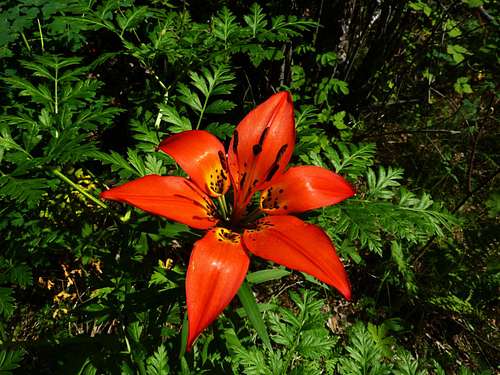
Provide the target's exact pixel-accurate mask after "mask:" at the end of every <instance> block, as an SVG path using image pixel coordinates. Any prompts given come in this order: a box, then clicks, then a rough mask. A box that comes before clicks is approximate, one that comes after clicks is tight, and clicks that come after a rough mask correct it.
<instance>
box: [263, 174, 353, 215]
mask: <svg viewBox="0 0 500 375" xmlns="http://www.w3.org/2000/svg"><path fill="white" fill-rule="evenodd" d="M354 194H355V192H354V189H353V188H352V186H351V185H350V184H349V183H348V182H347V181H346V180H345V179H344V178H343V177H342V176H339V175H338V174H336V173H333V172H331V171H329V170H328V169H325V168H321V167H314V166H300V167H294V168H290V169H289V170H287V171H286V172H285V173H284V174H282V175H281V176H279V177H277V178H276V180H275V181H273V184H272V186H270V187H269V188H267V189H266V190H264V191H262V192H261V195H260V207H261V209H262V210H263V211H264V212H266V213H268V214H270V215H286V214H287V213H291V212H304V211H308V210H313V209H315V208H320V207H325V206H331V205H332V204H336V203H339V202H341V201H343V200H344V199H347V198H349V197H352V196H353V195H354Z"/></svg>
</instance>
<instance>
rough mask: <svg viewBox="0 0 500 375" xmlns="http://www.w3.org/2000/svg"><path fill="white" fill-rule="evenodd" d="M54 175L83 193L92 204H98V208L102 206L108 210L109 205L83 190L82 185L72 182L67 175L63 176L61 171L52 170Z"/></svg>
mask: <svg viewBox="0 0 500 375" xmlns="http://www.w3.org/2000/svg"><path fill="white" fill-rule="evenodd" d="M52 173H54V174H55V175H56V176H57V177H59V178H60V179H61V180H62V181H64V182H66V183H67V184H68V185H70V186H72V187H73V188H75V189H76V190H78V191H79V192H80V193H82V194H83V195H84V196H85V197H86V198H88V199H90V200H91V201H92V202H94V203H95V204H97V205H98V206H101V207H102V208H108V206H107V204H105V203H104V202H101V201H100V200H99V199H97V198H96V197H94V196H93V195H92V194H90V193H89V192H87V191H86V190H85V189H84V188H82V187H81V186H80V185H78V184H75V183H74V182H73V181H71V180H70V179H69V178H68V177H67V176H66V175H65V174H63V173H62V172H61V171H60V170H59V169H52Z"/></svg>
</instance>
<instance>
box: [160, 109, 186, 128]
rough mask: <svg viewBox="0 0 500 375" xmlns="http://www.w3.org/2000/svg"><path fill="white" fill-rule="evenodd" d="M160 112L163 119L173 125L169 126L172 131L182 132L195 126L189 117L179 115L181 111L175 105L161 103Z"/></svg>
mask: <svg viewBox="0 0 500 375" xmlns="http://www.w3.org/2000/svg"><path fill="white" fill-rule="evenodd" d="M160 112H161V114H162V120H163V121H165V122H167V123H169V124H172V125H173V126H170V127H169V130H170V131H171V132H172V133H181V132H183V131H186V130H191V129H192V128H193V127H192V125H191V121H189V119H188V118H187V117H184V116H181V115H179V112H177V110H176V109H175V108H174V107H171V106H168V105H164V104H160Z"/></svg>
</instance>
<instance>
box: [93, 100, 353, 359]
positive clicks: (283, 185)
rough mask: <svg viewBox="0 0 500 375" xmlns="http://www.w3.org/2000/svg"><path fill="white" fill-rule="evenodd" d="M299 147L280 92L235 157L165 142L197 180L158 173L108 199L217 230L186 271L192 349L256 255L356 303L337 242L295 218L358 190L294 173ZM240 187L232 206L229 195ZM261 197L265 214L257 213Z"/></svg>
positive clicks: (191, 141)
mask: <svg viewBox="0 0 500 375" xmlns="http://www.w3.org/2000/svg"><path fill="white" fill-rule="evenodd" d="M294 144H295V123H294V117H293V104H292V100H291V96H290V94H289V93H288V92H280V93H278V94H275V95H273V96H272V97H271V98H269V99H268V100H267V101H265V102H264V103H262V104H261V105H259V106H258V107H257V108H255V109H254V110H253V111H251V112H250V113H249V114H248V115H247V116H246V117H245V118H244V119H243V121H241V123H240V124H239V125H238V126H237V128H236V130H235V132H234V135H233V137H232V139H231V142H230V144H229V149H228V152H227V154H226V152H225V150H224V146H223V145H222V143H221V142H220V141H219V140H218V139H217V138H216V137H215V136H213V135H212V134H211V133H209V132H206V131H202V130H192V131H187V132H183V133H179V134H176V135H174V136H171V137H169V138H167V139H165V140H164V141H163V142H162V143H161V144H160V149H161V150H162V151H164V152H166V153H167V154H169V155H170V156H171V157H173V158H174V159H175V160H176V162H177V163H178V164H179V165H180V166H181V167H182V169H184V171H185V172H186V173H187V174H188V175H189V179H186V178H183V177H174V176H157V175H149V176H145V177H142V178H139V179H137V180H135V181H131V182H128V183H126V184H124V185H121V186H118V187H115V188H113V189H110V190H108V191H105V192H103V193H102V194H101V198H103V199H110V200H116V201H120V202H126V203H128V204H131V205H133V206H135V207H138V208H140V209H142V210H145V211H148V212H150V213H152V214H156V215H160V216H163V217H165V218H168V219H171V220H175V221H178V222H181V223H184V224H186V225H189V226H191V227H193V228H196V229H205V230H208V232H207V233H206V234H205V236H204V237H203V238H202V239H200V240H199V241H197V242H196V243H195V244H194V247H193V251H192V253H191V258H190V260H189V266H188V270H187V276H186V300H187V309H188V318H189V335H188V350H190V348H191V346H192V344H193V342H194V341H195V340H196V338H197V337H198V336H199V334H200V333H201V332H202V331H203V330H204V329H205V328H206V327H207V326H208V325H210V324H211V323H212V322H213V321H214V320H215V319H216V318H217V316H218V315H219V314H220V313H221V312H222V311H223V310H224V308H225V307H226V306H227V305H228V304H229V302H230V301H231V300H232V299H233V297H234V296H235V294H236V293H237V291H238V289H239V287H240V285H241V283H242V282H243V280H244V279H245V276H246V273H247V271H248V266H249V261H250V259H249V255H250V254H253V255H256V256H259V257H261V258H264V259H268V260H271V261H273V262H276V263H279V264H282V265H284V266H286V267H289V268H292V269H295V270H299V271H303V272H306V273H308V274H310V275H312V276H314V277H316V278H318V279H319V280H321V281H323V282H325V283H327V284H328V285H331V286H333V287H335V288H337V289H338V290H339V291H340V293H342V294H343V295H344V296H345V297H346V298H347V299H349V298H350V296H351V290H350V285H349V280H348V278H347V274H346V272H345V270H344V267H343V265H342V263H341V262H340V259H339V257H338V256H337V254H336V252H335V248H334V246H333V244H332V243H331V241H330V239H329V237H328V236H327V235H326V234H325V233H324V232H323V230H322V229H321V228H319V227H317V226H315V225H313V224H309V223H305V222H303V221H302V220H300V219H298V218H296V217H294V216H291V215H290V214H293V213H300V212H304V211H308V210H312V209H316V208H319V207H324V206H328V205H332V204H336V203H338V202H340V201H342V200H344V199H347V198H349V197H351V196H353V195H354V190H353V188H352V187H351V186H350V185H349V184H348V183H347V182H346V181H345V180H344V179H343V178H342V177H341V176H339V175H337V174H335V173H333V172H331V171H329V170H327V169H324V168H320V167H315V166H299V167H291V168H289V169H288V170H286V171H285V168H286V166H287V165H288V162H289V161H290V158H291V156H292V153H293V148H294ZM231 186H232V188H233V192H232V195H233V205H232V206H230V205H228V204H226V203H225V198H224V196H225V194H226V193H228V191H229V189H230V187H231ZM257 192H260V202H259V207H257V209H256V210H254V211H252V212H249V209H248V208H249V205H250V203H251V199H252V197H253V196H254V194H255V193H257ZM212 198H216V200H217V201H218V202H219V205H216V204H215V203H214V201H212ZM266 214H267V215H268V216H264V215H266Z"/></svg>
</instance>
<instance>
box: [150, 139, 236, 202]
mask: <svg viewBox="0 0 500 375" xmlns="http://www.w3.org/2000/svg"><path fill="white" fill-rule="evenodd" d="M159 148H160V150H162V151H163V152H165V153H167V154H169V155H170V156H171V157H172V158H174V159H175V161H176V162H177V164H179V165H180V167H181V168H182V169H183V170H184V171H185V172H186V173H187V174H188V175H189V177H190V178H191V180H193V182H194V183H195V184H196V185H198V187H199V188H200V189H202V190H203V191H204V192H205V193H207V194H208V195H211V196H212V197H218V196H219V195H221V194H224V193H225V192H226V191H227V190H228V189H229V185H230V182H229V176H228V171H227V162H226V153H225V151H224V146H223V145H222V143H221V142H220V141H219V140H218V139H217V138H216V137H215V136H214V135H212V134H211V133H209V132H207V131H204V130H190V131H185V132H182V133H179V134H175V135H173V136H171V137H168V138H167V139H165V140H164V141H163V142H162V143H161V144H160V146H159Z"/></svg>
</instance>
